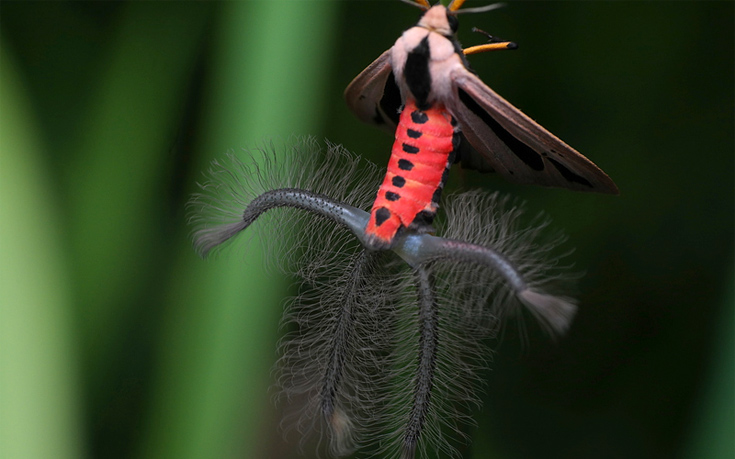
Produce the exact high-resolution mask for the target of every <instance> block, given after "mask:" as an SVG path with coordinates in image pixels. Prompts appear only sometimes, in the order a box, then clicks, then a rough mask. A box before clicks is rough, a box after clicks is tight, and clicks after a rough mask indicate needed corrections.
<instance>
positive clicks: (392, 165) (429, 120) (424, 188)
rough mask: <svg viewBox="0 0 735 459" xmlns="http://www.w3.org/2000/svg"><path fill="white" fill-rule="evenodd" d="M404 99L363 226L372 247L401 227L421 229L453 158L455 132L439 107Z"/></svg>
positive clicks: (387, 240)
mask: <svg viewBox="0 0 735 459" xmlns="http://www.w3.org/2000/svg"><path fill="white" fill-rule="evenodd" d="M421 106H423V107H427V108H426V109H424V110H422V109H421V108H419V105H417V103H416V101H415V100H414V99H407V100H406V105H405V107H404V108H403V111H402V112H401V116H400V120H399V123H398V128H397V129H396V140H395V143H394V144H393V151H392V153H391V157H390V160H389V162H388V172H387V173H386V175H385V179H384V181H383V184H382V185H381V187H380V190H379V191H378V197H377V198H376V200H375V203H374V204H373V209H372V211H371V215H370V221H369V222H368V225H367V228H366V233H367V234H366V236H367V239H368V243H369V244H371V245H372V246H373V247H376V248H378V247H384V246H388V245H390V242H391V241H392V240H393V237H394V236H395V235H396V233H397V232H398V231H399V230H400V229H401V228H403V227H408V228H410V229H415V230H417V231H419V232H420V231H423V230H425V229H426V228H428V227H429V226H430V225H431V222H432V221H433V219H434V216H435V215H436V209H437V207H438V205H439V197H440V195H441V191H442V187H443V186H444V182H445V181H446V178H447V175H448V172H449V167H450V166H451V164H452V162H453V161H454V158H453V157H454V154H453V153H454V146H455V144H456V142H455V141H454V139H455V131H454V127H453V126H452V122H451V116H450V115H449V114H448V113H447V111H446V110H445V109H444V108H443V107H441V106H438V107H437V106H433V107H432V106H430V105H426V104H424V105H421Z"/></svg>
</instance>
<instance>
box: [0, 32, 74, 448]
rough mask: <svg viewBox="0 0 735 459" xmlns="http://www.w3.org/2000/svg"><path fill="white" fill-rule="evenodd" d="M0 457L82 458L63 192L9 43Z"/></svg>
mask: <svg viewBox="0 0 735 459" xmlns="http://www.w3.org/2000/svg"><path fill="white" fill-rule="evenodd" d="M0 55H2V66H0V71H1V73H0V94H1V96H0V98H2V110H0V200H1V201H0V241H3V242H2V246H3V249H2V252H1V255H0V292H2V304H0V457H3V458H44V457H54V458H59V459H64V458H79V457H83V456H84V454H83V448H84V441H85V439H84V438H83V436H82V433H81V432H82V429H81V427H82V424H81V422H80V421H81V419H80V414H81V405H80V403H79V398H80V397H79V396H80V394H79V392H78V390H79V386H78V383H79V380H78V376H79V375H78V373H77V368H78V365H77V364H78V361H77V358H76V357H77V356H76V352H77V350H78V349H77V347H76V346H75V345H76V344H77V343H75V342H74V340H73V338H72V337H73V336H74V333H75V330H74V329H73V326H72V323H73V318H72V317H71V312H72V309H71V308H70V306H71V304H72V301H71V297H70V292H69V288H68V280H69V279H68V274H67V270H68V266H66V262H65V261H66V260H65V259H64V250H63V244H62V231H61V228H60V227H61V225H60V218H59V217H60V213H59V212H58V204H59V203H58V202H57V196H55V195H54V194H53V193H52V187H51V186H50V184H51V183H52V180H50V174H51V171H49V170H47V169H46V167H45V166H46V165H45V164H44V154H43V147H42V146H41V145H40V144H39V141H38V139H39V138H40V137H41V135H40V133H39V130H38V126H37V124H36V121H35V120H34V119H33V116H32V115H33V114H32V110H31V105H30V101H29V99H28V98H27V93H26V89H25V87H24V86H23V84H22V83H21V81H22V80H21V78H20V75H19V73H18V70H17V67H16V63H15V60H14V58H13V56H12V55H10V53H9V50H8V49H6V48H5V46H4V43H0Z"/></svg>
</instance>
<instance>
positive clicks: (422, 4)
mask: <svg viewBox="0 0 735 459" xmlns="http://www.w3.org/2000/svg"><path fill="white" fill-rule="evenodd" d="M401 1H402V2H403V3H408V4H409V5H411V6H416V7H418V8H421V9H422V10H428V9H429V8H431V5H430V4H429V0H401Z"/></svg>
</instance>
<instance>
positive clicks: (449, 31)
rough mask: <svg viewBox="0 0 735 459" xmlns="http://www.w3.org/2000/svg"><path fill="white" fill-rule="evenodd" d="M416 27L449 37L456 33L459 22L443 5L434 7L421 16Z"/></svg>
mask: <svg viewBox="0 0 735 459" xmlns="http://www.w3.org/2000/svg"><path fill="white" fill-rule="evenodd" d="M418 26H419V27H423V28H425V29H429V30H431V31H432V32H436V33H438V34H441V35H444V36H445V37H451V36H452V35H454V34H455V33H456V32H457V27H459V21H457V16H455V15H454V13H452V12H451V11H449V10H448V9H447V8H446V7H445V6H444V5H434V6H432V7H431V8H429V9H428V10H426V12H425V13H424V15H423V16H421V19H420V20H419V23H418Z"/></svg>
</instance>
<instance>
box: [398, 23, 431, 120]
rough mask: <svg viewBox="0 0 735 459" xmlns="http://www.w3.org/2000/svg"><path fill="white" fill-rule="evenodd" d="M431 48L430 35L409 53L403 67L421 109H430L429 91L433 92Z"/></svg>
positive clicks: (407, 83)
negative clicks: (430, 67) (430, 68)
mask: <svg viewBox="0 0 735 459" xmlns="http://www.w3.org/2000/svg"><path fill="white" fill-rule="evenodd" d="M430 60H431V50H430V49H429V36H428V35H427V36H426V37H424V39H423V40H421V42H420V43H419V44H418V45H417V46H416V47H415V48H414V49H412V50H411V52H409V53H408V57H407V58H406V64H405V66H404V67H403V77H404V78H405V80H406V85H408V89H409V90H410V91H411V94H413V96H414V97H415V98H416V106H417V107H418V108H419V110H428V109H429V108H431V105H430V104H429V101H428V99H429V93H430V92H431V73H429V61H430Z"/></svg>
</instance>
